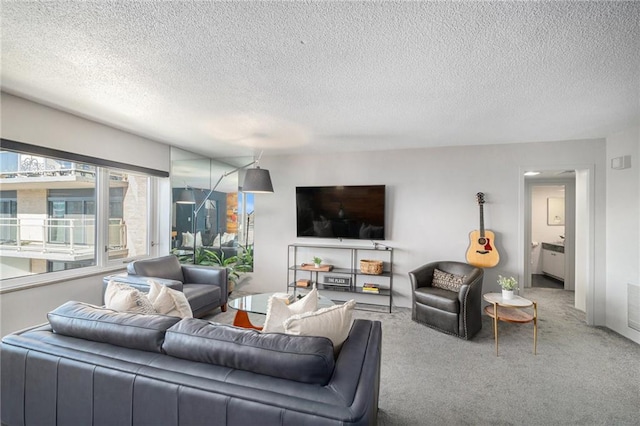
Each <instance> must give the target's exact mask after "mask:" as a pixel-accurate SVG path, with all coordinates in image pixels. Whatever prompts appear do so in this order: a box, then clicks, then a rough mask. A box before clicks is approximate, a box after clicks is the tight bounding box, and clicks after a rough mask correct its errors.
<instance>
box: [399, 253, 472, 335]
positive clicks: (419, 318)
mask: <svg viewBox="0 0 640 426" xmlns="http://www.w3.org/2000/svg"><path fill="white" fill-rule="evenodd" d="M436 268H437V269H439V270H441V271H443V272H448V273H450V274H454V275H461V276H464V277H465V278H464V280H463V284H462V287H461V288H460V290H459V291H458V292H455V291H450V290H445V289H442V288H439V287H434V286H432V282H433V271H434V270H435V269H436ZM483 277H484V270H482V269H481V268H476V267H475V266H472V265H469V264H467V263H462V262H453V261H449V262H447V261H441V262H432V263H428V264H426V265H423V266H420V267H419V268H417V269H415V270H413V271H411V272H409V278H410V280H411V287H412V291H411V295H412V299H413V303H412V311H411V318H412V319H413V320H414V321H416V322H419V323H421V324H424V325H427V326H429V327H431V328H434V329H436V330H439V331H441V332H444V333H448V334H452V335H454V336H458V337H461V338H463V339H467V340H468V339H471V338H472V337H473V336H474V335H475V334H476V333H477V332H478V331H480V329H481V328H482V280H483Z"/></svg>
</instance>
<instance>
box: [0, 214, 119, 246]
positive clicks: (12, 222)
mask: <svg viewBox="0 0 640 426" xmlns="http://www.w3.org/2000/svg"><path fill="white" fill-rule="evenodd" d="M95 224H96V221H95V218H93V217H80V218H64V219H59V218H44V219H36V218H29V219H19V218H0V236H1V237H0V248H2V249H3V250H5V249H14V250H32V251H41V252H58V253H70V254H73V253H75V252H76V251H77V250H78V249H82V250H83V251H87V250H90V251H93V248H94V244H95ZM126 247H127V229H126V226H125V224H124V221H123V220H122V219H109V248H110V249H111V248H113V249H126Z"/></svg>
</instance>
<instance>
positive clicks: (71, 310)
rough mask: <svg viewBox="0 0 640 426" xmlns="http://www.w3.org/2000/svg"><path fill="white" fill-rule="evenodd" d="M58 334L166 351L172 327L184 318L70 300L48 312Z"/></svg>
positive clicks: (123, 345)
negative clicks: (122, 310) (115, 309)
mask: <svg viewBox="0 0 640 426" xmlns="http://www.w3.org/2000/svg"><path fill="white" fill-rule="evenodd" d="M47 317H48V319H49V323H50V324H51V328H52V329H53V331H54V333H58V334H62V335H65V336H71V337H78V338H81V339H85V340H92V341H95V342H103V343H110V344H112V345H116V346H122V347H125V348H131V349H140V350H143V351H149V352H160V353H162V342H163V341H164V337H165V332H166V330H167V329H168V328H170V327H171V326H173V325H175V324H176V323H177V322H178V321H180V318H178V317H170V316H166V315H140V314H130V313H125V312H117V311H114V310H111V309H106V308H101V307H99V306H94V305H90V304H88V303H82V302H75V301H70V302H66V303H65V304H63V305H61V306H59V307H58V308H56V309H55V310H53V311H51V312H49V313H48V314H47Z"/></svg>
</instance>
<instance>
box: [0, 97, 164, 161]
mask: <svg viewBox="0 0 640 426" xmlns="http://www.w3.org/2000/svg"><path fill="white" fill-rule="evenodd" d="M0 108H1V110H2V125H1V126H0V131H1V132H2V137H3V138H5V139H10V140H14V141H16V142H24V143H29V144H32V145H38V146H43V147H47V148H52V149H57V150H61V151H67V152H73V153H76V154H82V155H88V156H91V157H96V158H104V159H108V160H111V161H117V162H120V163H125V164H131V165H134V166H140V167H147V168H151V169H155V170H161V171H166V172H169V171H170V170H171V152H170V150H171V148H170V146H169V145H166V144H163V143H160V142H155V141H152V140H150V139H145V138H142V137H140V136H136V135H133V134H131V133H127V132H124V131H121V130H117V129H114V128H112V127H108V126H105V125H103V124H99V123H96V122H95V121H91V120H87V119H84V118H81V117H78V116H75V115H73V114H69V113H66V112H63V111H60V110H57V109H54V108H49V107H46V106H44V105H41V104H38V103H35V102H32V101H29V100H26V99H23V98H20V97H17V96H13V95H10V94H8V93H5V92H1V93H0Z"/></svg>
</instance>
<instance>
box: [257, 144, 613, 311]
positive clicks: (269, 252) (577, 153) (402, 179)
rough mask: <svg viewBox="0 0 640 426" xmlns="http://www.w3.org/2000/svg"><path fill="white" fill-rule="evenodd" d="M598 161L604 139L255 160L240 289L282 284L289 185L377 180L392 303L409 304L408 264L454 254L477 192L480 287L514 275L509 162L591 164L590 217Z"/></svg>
mask: <svg viewBox="0 0 640 426" xmlns="http://www.w3.org/2000/svg"><path fill="white" fill-rule="evenodd" d="M604 158H605V142H604V140H585V141H571V142H558V143H528V144H509V145H491V146H473V147H448V148H433V149H415V150H400V151H383V152H358V153H341V154H328V155H319V154H315V155H313V156H307V155H301V156H271V157H263V159H262V161H261V166H262V167H264V168H267V169H270V170H271V176H272V179H273V184H274V189H275V193H274V194H268V195H267V194H265V195H257V196H256V227H255V229H256V231H255V232H256V235H255V244H256V259H255V262H256V269H255V273H254V276H253V279H252V282H251V285H250V287H248V289H253V290H256V291H268V290H271V291H275V290H277V291H284V290H285V286H286V281H287V263H286V257H287V252H286V247H287V244H289V243H293V242H304V241H305V240H302V239H297V238H296V235H295V232H296V231H295V222H296V218H295V187H296V186H305V185H340V184H343V185H356V184H385V185H387V198H388V199H387V227H388V229H389V239H388V241H387V243H388V244H389V245H391V246H393V247H394V248H395V249H396V251H395V256H394V260H395V277H394V290H395V299H394V301H395V304H396V305H397V306H405V307H408V306H410V300H411V298H410V284H409V280H408V275H407V273H408V272H409V271H410V270H412V269H413V268H416V267H418V266H419V265H422V264H424V263H426V262H429V261H434V260H443V259H447V260H460V261H464V259H465V253H466V250H467V247H468V244H469V237H468V235H469V232H470V231H471V230H473V229H477V228H478V226H479V217H478V206H477V203H476V197H475V195H476V193H477V192H479V191H481V192H484V193H485V198H486V203H485V205H484V212H485V226H486V228H487V229H490V230H492V231H493V232H494V233H495V234H496V246H497V248H498V250H499V252H500V258H501V261H500V264H499V265H498V266H497V267H496V268H493V269H487V270H486V272H485V281H484V291H485V292H486V291H497V290H498V289H499V287H498V285H497V283H496V280H497V275H498V274H501V275H513V276H516V277H519V278H520V279H522V271H520V270H519V266H518V265H519V264H520V262H519V259H518V256H519V253H521V252H522V251H521V248H520V247H519V244H520V243H519V242H520V241H522V238H521V236H520V235H519V230H518V223H519V217H518V216H519V182H520V176H519V168H520V167H521V166H522V165H525V164H526V165H529V164H537V165H541V166H545V168H546V169H550V170H552V169H556V168H561V167H562V166H563V165H565V164H585V166H587V167H588V166H592V167H594V168H595V170H596V171H597V173H596V176H595V184H594V188H595V197H596V200H595V201H596V203H595V205H596V210H597V211H596V214H597V216H598V217H600V216H602V217H604V197H605V193H604V185H605V182H604V179H605V174H604V172H603V169H604V162H605V161H604ZM594 238H596V239H597V240H598V241H599V242H602V243H603V242H604V222H603V221H600V222H598V221H596V224H595V235H594ZM312 241H314V240H310V239H307V240H306V242H312ZM317 242H324V243H328V244H339V242H338V241H336V240H319V241H317ZM342 244H349V242H343V243H342ZM364 244H368V242H364ZM599 253H600V254H601V255H600V256H599V257H596V268H595V273H596V275H597V276H596V279H595V281H596V283H597V284H596V285H597V286H600V287H604V279H603V278H604V248H602V250H601V251H599ZM602 293H604V290H603V291H602ZM604 302H605V300H604V298H603V297H601V298H599V299H598V303H599V304H600V305H599V306H598V307H597V310H598V313H599V315H600V316H597V318H600V317H602V318H603V316H602V313H603V312H604ZM602 321H604V320H603V319H602Z"/></svg>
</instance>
